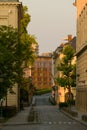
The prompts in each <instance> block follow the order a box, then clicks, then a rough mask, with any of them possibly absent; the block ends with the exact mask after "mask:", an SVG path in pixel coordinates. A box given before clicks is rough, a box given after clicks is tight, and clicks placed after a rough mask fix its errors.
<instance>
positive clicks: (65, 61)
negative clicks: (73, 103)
mask: <svg viewBox="0 0 87 130" xmlns="http://www.w3.org/2000/svg"><path fill="white" fill-rule="evenodd" d="M62 53H63V58H62V59H61V63H60V64H59V65H58V68H57V69H58V71H60V72H61V77H58V78H57V83H58V84H59V85H60V86H61V87H64V88H67V89H68V92H69V99H68V100H69V101H70V100H71V87H75V86H76V65H75V64H72V60H73V58H74V50H73V48H72V47H71V46H70V45H66V46H65V47H64V48H63V51H62Z"/></svg>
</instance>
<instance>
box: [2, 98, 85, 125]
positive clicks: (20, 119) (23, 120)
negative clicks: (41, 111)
mask: <svg viewBox="0 0 87 130" xmlns="http://www.w3.org/2000/svg"><path fill="white" fill-rule="evenodd" d="M34 105H35V97H34V98H33V101H32V104H31V106H29V107H25V108H24V110H22V111H20V112H19V113H17V115H15V116H14V117H12V118H10V119H9V120H8V121H7V122H6V123H3V124H0V127H1V126H7V125H24V124H29V122H28V121H27V118H28V115H29V112H30V109H31V107H32V106H34ZM72 110H73V111H77V110H76V108H75V107H73V108H72ZM61 112H63V113H64V114H66V115H67V116H69V117H70V118H72V119H74V120H76V121H78V122H80V123H81V124H83V125H85V126H87V122H85V121H82V115H83V114H85V115H87V113H81V112H78V111H77V112H78V116H77V117H74V116H71V115H70V114H69V113H67V112H65V111H64V110H61Z"/></svg>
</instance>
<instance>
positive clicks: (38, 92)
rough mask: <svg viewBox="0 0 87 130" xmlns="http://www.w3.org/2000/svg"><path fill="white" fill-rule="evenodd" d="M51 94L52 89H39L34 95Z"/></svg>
mask: <svg viewBox="0 0 87 130" xmlns="http://www.w3.org/2000/svg"><path fill="white" fill-rule="evenodd" d="M49 92H51V89H38V90H35V92H34V95H41V94H46V93H49Z"/></svg>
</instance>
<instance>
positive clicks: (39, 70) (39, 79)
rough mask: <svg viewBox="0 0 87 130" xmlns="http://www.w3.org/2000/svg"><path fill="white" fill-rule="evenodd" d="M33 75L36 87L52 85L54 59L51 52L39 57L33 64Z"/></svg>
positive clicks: (49, 86) (41, 87)
mask: <svg viewBox="0 0 87 130" xmlns="http://www.w3.org/2000/svg"><path fill="white" fill-rule="evenodd" d="M31 75H32V81H33V84H34V86H35V88H36V89H46V88H51V87H52V60H51V55H50V54H49V53H45V54H43V55H40V56H38V57H37V59H36V60H35V62H34V65H33V66H32V73H31Z"/></svg>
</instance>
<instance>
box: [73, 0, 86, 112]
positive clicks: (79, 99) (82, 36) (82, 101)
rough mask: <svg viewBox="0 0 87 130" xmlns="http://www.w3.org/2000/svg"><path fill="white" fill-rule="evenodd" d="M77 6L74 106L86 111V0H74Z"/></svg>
mask: <svg viewBox="0 0 87 130" xmlns="http://www.w3.org/2000/svg"><path fill="white" fill-rule="evenodd" d="M74 5H75V6H76V8H77V42H76V56H77V93H76V106H77V109H78V110H79V111H83V112H87V0H76V1H75V3H74Z"/></svg>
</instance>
